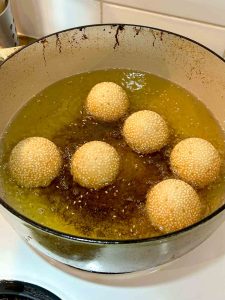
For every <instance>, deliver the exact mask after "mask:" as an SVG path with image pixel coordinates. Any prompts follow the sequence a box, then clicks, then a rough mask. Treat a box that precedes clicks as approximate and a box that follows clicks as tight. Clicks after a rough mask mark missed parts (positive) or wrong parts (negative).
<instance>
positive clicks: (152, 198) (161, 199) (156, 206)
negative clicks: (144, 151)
mask: <svg viewBox="0 0 225 300" xmlns="http://www.w3.org/2000/svg"><path fill="white" fill-rule="evenodd" d="M146 210H147V213H148V215H149V218H150V220H151V222H152V224H153V226H154V227H155V228H157V229H159V230H160V231H162V232H164V233H168V232H172V231H176V230H179V229H182V228H185V227H187V226H189V225H192V224H194V223H196V222H197V221H199V219H200V217H201V210H202V208H201V202H200V199H199V197H198V194H197V193H196V191H195V190H194V189H193V188H192V187H191V186H190V185H189V184H187V183H186V182H184V181H182V180H178V179H167V180H163V181H161V182H160V183H158V184H157V185H155V186H154V187H153V188H152V189H151V190H150V191H149V192H148V194H147V202H146Z"/></svg>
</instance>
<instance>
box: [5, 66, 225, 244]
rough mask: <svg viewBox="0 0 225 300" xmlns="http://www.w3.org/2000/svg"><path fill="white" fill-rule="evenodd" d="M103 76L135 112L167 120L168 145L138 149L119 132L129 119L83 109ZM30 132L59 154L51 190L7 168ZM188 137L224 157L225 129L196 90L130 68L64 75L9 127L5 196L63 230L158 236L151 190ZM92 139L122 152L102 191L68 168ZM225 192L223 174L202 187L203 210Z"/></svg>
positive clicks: (26, 212) (96, 234) (30, 214)
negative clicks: (105, 119) (104, 118)
mask: <svg viewBox="0 0 225 300" xmlns="http://www.w3.org/2000/svg"><path fill="white" fill-rule="evenodd" d="M106 80H107V81H114V82H116V83H118V84H120V85H122V86H123V87H124V88H125V89H126V91H127V93H128V96H129V99H130V102H131V107H130V113H131V112H133V111H137V110H140V109H152V110H154V111H156V112H158V113H160V114H161V115H162V116H163V117H164V118H165V119H166V120H167V122H168V125H169V127H170V130H171V137H170V143H169V145H168V146H167V147H165V148H164V149H162V150H161V151H159V152H156V153H154V154H151V155H145V156H143V155H138V154H137V153H135V152H133V151H132V150H131V149H130V148H129V147H128V146H127V145H126V143H125V142H124V139H123V137H122V135H121V128H122V124H123V121H124V120H121V121H120V122H116V123H101V122H96V121H95V120H93V119H92V118H91V117H90V116H87V115H86V114H85V111H84V109H83V105H84V102H85V99H86V96H87V93H88V91H89V90H90V88H91V87H92V86H93V85H94V84H96V83H97V82H101V81H106ZM206 129H207V130H206ZM28 136H45V137H47V138H49V139H51V140H52V141H53V142H54V143H55V144H56V145H57V146H58V147H59V149H60V151H61V153H62V157H63V162H64V163H63V168H62V170H61V173H60V176H59V177H58V178H56V179H55V180H54V181H53V182H52V183H51V185H50V186H49V187H47V188H40V189H33V190H32V189H31V190H29V189H22V188H20V187H18V186H17V185H16V184H15V183H14V182H13V180H12V179H11V178H10V176H9V174H8V169H7V161H8V157H9V154H10V151H11V149H12V147H13V146H14V145H15V144H16V143H17V142H18V141H19V140H21V139H22V138H25V137H28ZM189 136H198V137H202V138H205V139H207V140H209V141H210V142H211V143H213V144H214V146H215V147H216V148H217V149H218V151H219V152H220V154H221V156H222V157H224V153H225V148H224V135H223V133H222V130H221V128H220V127H219V125H218V124H217V122H216V121H215V120H214V118H213V117H212V115H211V113H210V112H209V111H208V110H207V109H206V107H205V106H204V105H203V104H202V103H201V102H200V101H198V100H197V99H196V98H195V97H194V96H193V95H191V94H190V93H188V92H187V91H185V90H184V89H182V88H180V87H179V86H177V85H175V84H173V83H171V82H168V81H166V80H164V79H162V78H159V77H156V76H154V75H150V74H146V73H142V72H134V71H129V70H107V71H96V72H92V73H86V74H80V75H76V76H73V77H71V78H67V79H64V80H63V81H60V82H58V83H56V84H54V85H52V86H50V87H48V88H47V89H46V90H44V91H42V93H40V94H38V95H37V96H36V97H34V98H33V99H32V100H31V101H30V102H29V103H28V104H27V105H26V106H25V107H24V108H23V109H22V110H21V111H20V112H19V113H18V114H17V116H16V118H14V120H13V121H12V123H11V125H10V126H9V128H8V130H7V133H6V135H5V137H4V140H3V143H2V146H3V150H4V151H3V152H4V155H3V157H2V166H3V167H2V168H1V169H0V171H1V177H2V179H3V180H2V182H3V188H4V192H5V199H6V201H7V202H8V203H9V204H10V205H12V206H13V207H14V208H15V209H17V210H18V211H19V212H21V213H23V214H24V215H26V216H28V217H30V218H32V219H34V220H35V221H37V222H40V223H41V224H44V225H46V226H48V227H51V228H54V229H56V230H60V231H62V232H66V233H71V234H75V235H79V236H85V237H94V238H102V239H104V238H106V239H130V238H131V239H132V238H145V237H150V236H156V235H159V234H160V233H159V232H157V231H156V230H154V228H153V227H152V225H151V222H150V220H149V218H148V216H147V214H146V209H145V201H146V193H147V191H148V189H150V188H151V187H152V186H153V185H154V184H156V183H158V182H159V181H161V180H163V179H166V178H173V174H172V173H171V171H170V168H169V163H168V160H169V159H168V158H169V153H170V151H171V148H172V147H173V145H174V144H175V143H176V142H178V141H179V140H181V139H183V138H186V137H189ZM92 140H101V141H105V142H107V143H109V144H111V145H113V146H114V147H115V148H116V149H117V151H118V153H119V155H120V157H121V167H120V173H119V175H118V177H117V179H116V181H115V182H114V183H113V184H112V185H110V186H108V187H105V188H103V189H101V190H99V191H95V190H89V189H86V188H83V187H81V186H79V185H78V184H76V183H75V182H73V179H72V176H71V174H70V158H71V156H72V154H73V153H74V151H75V150H76V149H77V147H79V146H80V145H82V144H84V143H85V142H88V141H92ZM224 190H225V184H224V175H223V172H222V173H221V176H220V178H219V179H218V180H217V182H216V183H214V184H212V185H210V186H209V187H207V188H205V189H203V190H201V191H198V193H199V195H200V197H201V201H202V206H203V211H204V214H205V215H206V214H209V213H211V212H212V211H213V210H215V209H216V208H217V207H219V206H220V205H221V203H222V201H223V195H224Z"/></svg>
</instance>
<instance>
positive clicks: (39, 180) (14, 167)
mask: <svg viewBox="0 0 225 300" xmlns="http://www.w3.org/2000/svg"><path fill="white" fill-rule="evenodd" d="M61 166H62V160H61V155H60V152H59V150H58V148H57V147H56V145H55V144H54V143H53V142H51V141H49V140H48V139H46V138H43V137H30V138H27V139H25V140H22V141H20V142H19V143H18V144H17V145H16V146H15V147H14V148H13V150H12V152H11V154H10V158H9V170H10V173H11V175H12V177H13V178H14V179H15V181H16V182H17V184H18V185H20V186H22V187H27V188H34V187H46V186H48V185H49V184H50V183H51V181H52V180H53V179H55V177H56V176H58V175H59V172H60V169H61Z"/></svg>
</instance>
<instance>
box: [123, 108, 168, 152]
mask: <svg viewBox="0 0 225 300" xmlns="http://www.w3.org/2000/svg"><path fill="white" fill-rule="evenodd" d="M123 136H124V138H125V140H126V142H127V144H128V145H129V146H130V147H131V148H132V149H133V150H134V151H136V152H138V153H142V154H148V153H152V152H155V151H158V150H160V149H161V148H162V147H164V146H165V145H166V144H167V142H168V138H169V129H168V126H167V124H166V122H165V120H164V119H163V118H162V117H161V116H160V115H159V114H157V113H156V112H153V111H150V110H141V111H138V112H135V113H133V114H132V115H130V116H129V117H128V118H127V119H126V121H125V123H124V126H123Z"/></svg>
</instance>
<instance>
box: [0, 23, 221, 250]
mask: <svg viewBox="0 0 225 300" xmlns="http://www.w3.org/2000/svg"><path fill="white" fill-rule="evenodd" d="M107 26H114V27H116V26H117V27H118V28H119V27H120V26H123V27H124V26H127V27H140V28H147V29H152V30H156V31H160V32H165V33H167V34H171V35H174V36H176V37H179V38H182V39H185V40H187V41H189V42H191V43H194V44H196V45H198V46H200V47H201V48H204V49H205V50H207V51H208V52H210V53H212V54H213V55H214V56H216V57H217V58H218V59H220V60H221V61H222V62H225V59H223V58H222V57H221V56H220V55H219V54H217V53H216V52H214V51H213V50H211V49H210V48H208V47H206V46H205V45H203V44H201V43H199V42H197V41H195V40H193V39H191V38H188V37H185V36H183V35H180V34H177V33H174V32H171V31H167V30H164V29H160V28H156V27H151V26H144V25H137V24H125V23H107V24H91V25H85V26H78V27H72V28H69V29H64V30H61V31H58V32H55V33H51V34H49V35H46V36H43V37H41V38H39V39H37V40H36V41H34V42H32V43H30V44H29V45H26V46H24V47H23V48H21V49H19V50H18V51H16V52H14V53H13V54H11V55H9V56H8V57H7V58H6V59H5V60H4V62H2V64H1V65H0V68H1V66H2V65H3V64H5V63H6V62H7V61H8V60H9V59H10V58H11V57H13V56H14V55H17V53H19V52H20V51H23V49H25V48H27V47H29V46H31V45H33V44H35V43H39V42H40V41H42V40H43V39H46V38H48V37H51V36H54V35H58V34H60V33H64V32H68V31H72V30H76V29H79V30H80V31H81V30H83V29H85V28H89V27H107ZM0 205H2V206H3V207H4V208H5V209H6V210H8V211H9V212H10V213H12V214H13V215H14V216H16V217H17V218H19V219H21V220H22V221H23V222H25V223H28V224H29V225H31V226H33V227H36V228H37V229H39V230H41V231H44V232H46V233H48V234H52V235H56V236H58V237H61V238H64V239H69V240H74V241H78V242H85V243H90V244H103V245H104V244H112V245H115V244H136V243H146V242H153V241H159V242H160V241H162V240H165V239H168V238H172V237H176V236H179V235H180V234H183V233H186V232H189V231H191V230H192V229H194V228H196V227H198V226H201V225H203V224H205V223H207V222H208V221H210V220H211V219H213V218H214V217H216V216H217V215H219V214H220V213H221V212H223V211H225V203H224V204H223V205H222V206H221V207H219V208H218V209H217V210H215V211H214V212H213V213H212V214H210V215H208V216H207V217H205V218H203V219H202V220H200V221H198V222H197V223H194V224H193V225H191V226H188V227H185V228H183V229H180V230H177V231H174V232H171V233H167V234H163V235H160V236H155V237H150V238H142V239H125V240H107V239H105V240H103V239H94V238H85V237H79V236H76V235H73V234H68V233H63V232H61V231H58V230H54V229H52V228H49V227H47V226H44V225H41V224H39V223H37V222H35V221H33V220H31V219H30V218H28V217H26V216H24V215H22V214H21V213H19V212H18V211H16V210H15V209H14V208H12V207H11V206H10V205H8V204H7V203H6V202H5V201H4V200H3V199H2V198H1V197H0Z"/></svg>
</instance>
